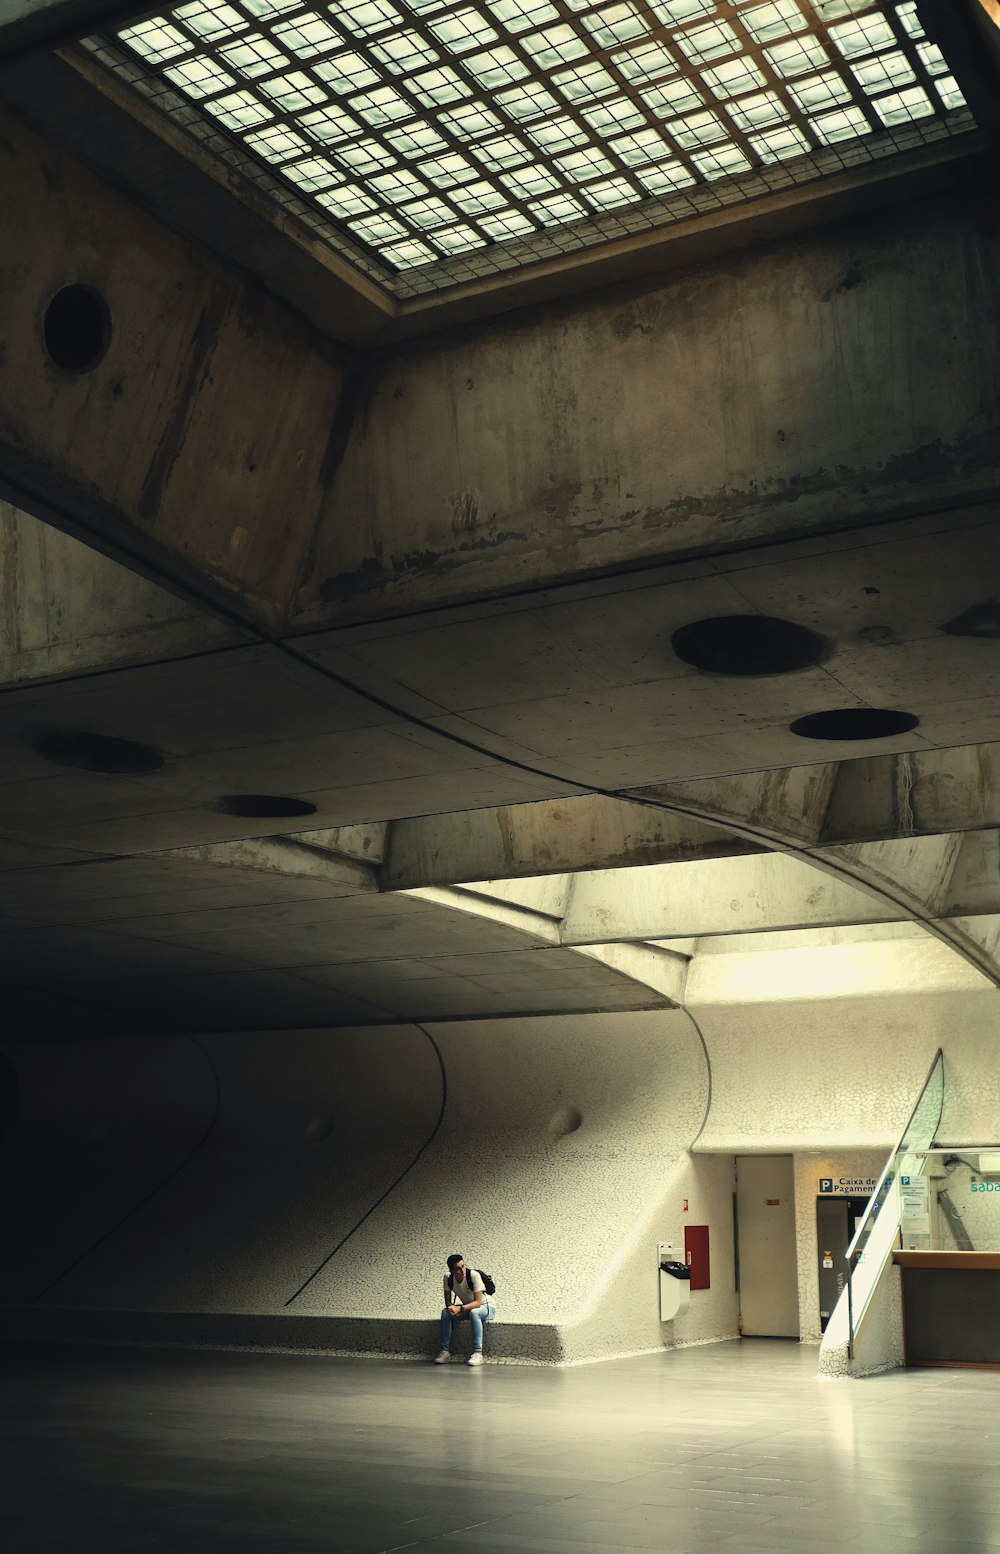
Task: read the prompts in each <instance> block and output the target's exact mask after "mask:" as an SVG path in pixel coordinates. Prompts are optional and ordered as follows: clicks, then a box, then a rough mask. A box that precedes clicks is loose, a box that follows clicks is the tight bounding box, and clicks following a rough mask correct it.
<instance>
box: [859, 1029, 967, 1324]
mask: <svg viewBox="0 0 1000 1554" xmlns="http://www.w3.org/2000/svg"><path fill="white" fill-rule="evenodd" d="M943 1107H944V1059H943V1057H942V1054H941V1051H940V1049H939V1050H938V1052H937V1055H936V1057H935V1058H934V1061H933V1063H932V1064H931V1066H930V1070H929V1071H928V1074H927V1078H926V1079H925V1080H924V1083H923V1086H922V1087H921V1091H920V1094H919V1096H918V1097H917V1101H916V1105H915V1106H914V1108H913V1111H912V1112H911V1113H910V1116H909V1119H908V1121H907V1124H906V1126H905V1128H904V1129H903V1132H902V1134H901V1136H900V1140H899V1143H898V1144H897V1145H896V1148H895V1149H894V1150H893V1151H892V1154H891V1155H890V1156H889V1158H888V1160H887V1161H886V1164H885V1170H884V1171H883V1172H882V1175H881V1176H880V1178H879V1181H878V1185H877V1186H876V1188H875V1191H874V1192H873V1193H872V1196H871V1199H870V1201H869V1204H868V1207H867V1209H866V1210H865V1212H864V1214H863V1215H862V1218H861V1222H860V1224H859V1225H858V1228H857V1230H856V1231H855V1233H854V1237H853V1239H852V1241H851V1243H850V1246H849V1247H848V1248H847V1261H848V1268H849V1270H850V1271H849V1274H848V1279H847V1289H846V1295H847V1313H848V1334H849V1337H848V1344H849V1353H851V1354H853V1352H854V1335H855V1333H856V1331H857V1329H858V1325H859V1323H860V1322H861V1318H862V1317H863V1316H864V1314H865V1310H866V1308H867V1306H868V1302H869V1301H870V1300H871V1297H872V1294H873V1292H874V1289H875V1286H876V1284H877V1283H878V1279H879V1276H880V1274H881V1272H882V1269H883V1267H884V1265H885V1260H886V1258H887V1257H888V1255H889V1252H890V1251H891V1249H892V1246H893V1243H894V1241H895V1239H896V1233H897V1231H898V1230H899V1225H900V1219H901V1213H902V1201H901V1199H900V1178H901V1177H903V1176H905V1177H907V1178H908V1182H907V1185H909V1182H910V1181H912V1179H913V1178H914V1177H915V1176H919V1175H921V1174H922V1162H923V1158H924V1156H925V1154H926V1152H927V1151H928V1150H929V1149H930V1147H931V1145H932V1144H933V1143H934V1136H935V1134H936V1132H937V1130H938V1126H939V1125H940V1122H941V1113H942V1110H943Z"/></svg>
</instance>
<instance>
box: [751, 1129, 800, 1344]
mask: <svg viewBox="0 0 1000 1554" xmlns="http://www.w3.org/2000/svg"><path fill="white" fill-rule="evenodd" d="M736 1251H737V1258H738V1263H737V1266H738V1269H739V1275H738V1278H739V1296H740V1332H741V1333H742V1334H743V1335H744V1336H745V1337H747V1338H798V1336H799V1289H798V1267H797V1261H796V1252H795V1180H794V1174H793V1168H792V1157H791V1155H737V1157H736Z"/></svg>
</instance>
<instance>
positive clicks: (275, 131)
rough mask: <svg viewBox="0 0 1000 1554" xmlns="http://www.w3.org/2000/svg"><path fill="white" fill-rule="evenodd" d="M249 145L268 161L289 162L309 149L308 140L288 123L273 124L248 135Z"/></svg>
mask: <svg viewBox="0 0 1000 1554" xmlns="http://www.w3.org/2000/svg"><path fill="white" fill-rule="evenodd" d="M247 145H248V146H249V147H250V150H251V151H256V153H257V155H258V156H262V157H264V158H265V159H266V160H267V161H268V162H289V161H291V159H292V158H293V157H297V156H301V155H302V154H303V152H305V151H308V150H309V142H308V140H305V139H303V137H302V136H301V135H297V134H296V133H295V131H294V130H291V129H289V128H288V126H287V124H271V125H269V126H268V128H267V129H265V130H257V131H255V132H254V134H252V135H248V136H247Z"/></svg>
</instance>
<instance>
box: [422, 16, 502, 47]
mask: <svg viewBox="0 0 1000 1554" xmlns="http://www.w3.org/2000/svg"><path fill="white" fill-rule="evenodd" d="M428 26H429V27H430V30H431V32H432V33H433V34H434V36H435V37H436V38H437V39H438V40H439V42H441V43H443V44H445V46H446V47H447V48H448V49H449V50H450V51H451V53H452V54H467V53H468V52H469V50H470V49H480V48H482V46H483V44H484V43H496V42H497V40H498V38H499V33H498V32H497V31H496V29H495V28H494V27H491V26H490V24H489V22H488V21H487V19H486V17H485V16H484V15H483V14H482V12H481V11H478V10H477V9H476V8H475V6H469V7H468V8H467V9H465V10H462V11H456V12H453V13H451V14H448V15H442V16H441V17H440V18H439V19H437V20H435V21H432V22H429V23H428Z"/></svg>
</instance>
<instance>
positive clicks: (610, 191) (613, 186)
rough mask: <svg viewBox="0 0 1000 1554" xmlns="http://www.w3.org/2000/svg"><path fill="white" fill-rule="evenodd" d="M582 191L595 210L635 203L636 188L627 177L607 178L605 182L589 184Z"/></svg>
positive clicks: (618, 207) (617, 207) (612, 208)
mask: <svg viewBox="0 0 1000 1554" xmlns="http://www.w3.org/2000/svg"><path fill="white" fill-rule="evenodd" d="M580 193H581V194H582V196H583V198H584V199H585V200H586V201H587V203H588V204H589V205H592V206H593V207H594V209H595V210H620V209H621V207H622V206H623V205H634V204H635V189H634V188H633V187H632V185H631V184H630V183H629V181H628V179H627V178H606V179H605V180H604V181H603V183H592V184H589V185H588V186H587V187H586V188H585V189H581V190H580Z"/></svg>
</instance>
